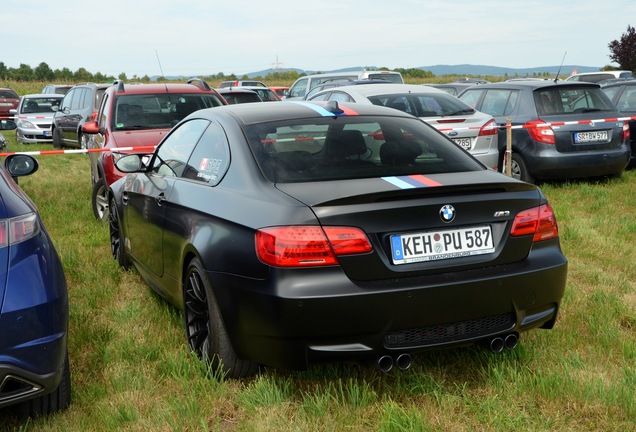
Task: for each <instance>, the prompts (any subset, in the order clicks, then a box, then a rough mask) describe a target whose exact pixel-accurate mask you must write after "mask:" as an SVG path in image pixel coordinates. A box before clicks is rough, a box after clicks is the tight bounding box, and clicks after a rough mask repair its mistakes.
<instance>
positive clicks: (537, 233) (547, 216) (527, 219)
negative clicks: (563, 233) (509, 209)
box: [510, 204, 559, 242]
mask: <svg viewBox="0 0 636 432" xmlns="http://www.w3.org/2000/svg"><path fill="white" fill-rule="evenodd" d="M510 235H511V236H512V237H520V236H525V235H532V236H533V238H532V241H533V242H538V241H543V240H549V239H552V238H555V237H558V236H559V227H558V226H557V221H556V217H555V215H554V211H553V210H552V207H550V204H543V205H542V206H539V207H533V208H531V209H528V210H524V211H521V212H519V214H517V216H516V217H515V220H514V222H513V224H512V229H511V230H510Z"/></svg>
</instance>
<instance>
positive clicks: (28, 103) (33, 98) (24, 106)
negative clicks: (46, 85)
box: [11, 94, 64, 144]
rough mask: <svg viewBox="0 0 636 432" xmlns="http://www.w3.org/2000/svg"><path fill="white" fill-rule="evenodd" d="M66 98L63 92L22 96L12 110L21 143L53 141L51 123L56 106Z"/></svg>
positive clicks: (17, 136) (17, 137)
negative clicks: (16, 106)
mask: <svg viewBox="0 0 636 432" xmlns="http://www.w3.org/2000/svg"><path fill="white" fill-rule="evenodd" d="M62 99H64V95H61V94H28V95H25V96H23V97H22V99H21V100H20V104H19V105H18V108H17V109H15V110H11V114H12V115H14V116H15V122H16V124H17V126H18V127H17V129H16V139H17V140H18V142H21V143H25V144H28V143H37V142H52V141H53V136H52V134H51V124H52V123H53V115H54V114H55V111H54V107H56V108H57V107H59V106H60V103H61V102H62Z"/></svg>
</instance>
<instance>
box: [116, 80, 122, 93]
mask: <svg viewBox="0 0 636 432" xmlns="http://www.w3.org/2000/svg"><path fill="white" fill-rule="evenodd" d="M113 85H114V86H115V87H117V93H123V92H124V91H125V90H124V80H115V81H114V82H113Z"/></svg>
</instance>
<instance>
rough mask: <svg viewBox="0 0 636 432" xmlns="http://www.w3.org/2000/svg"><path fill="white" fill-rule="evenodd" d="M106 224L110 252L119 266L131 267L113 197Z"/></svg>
mask: <svg viewBox="0 0 636 432" xmlns="http://www.w3.org/2000/svg"><path fill="white" fill-rule="evenodd" d="M108 224H109V231H110V253H111V255H112V256H113V258H114V259H115V261H117V264H119V266H120V267H122V268H123V269H124V270H128V269H129V268H130V267H131V264H132V263H131V262H130V258H129V257H128V253H127V252H126V248H124V244H123V242H122V236H121V223H120V221H119V213H118V212H117V207H116V206H115V198H111V199H110V211H109V212H108Z"/></svg>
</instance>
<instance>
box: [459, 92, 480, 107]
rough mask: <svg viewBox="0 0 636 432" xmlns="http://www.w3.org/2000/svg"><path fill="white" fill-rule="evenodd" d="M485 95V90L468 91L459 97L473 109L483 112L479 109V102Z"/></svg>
mask: <svg viewBox="0 0 636 432" xmlns="http://www.w3.org/2000/svg"><path fill="white" fill-rule="evenodd" d="M483 94H484V91H483V90H468V91H465V92H464V93H462V94H461V95H459V99H461V100H462V101H464V102H465V103H467V104H468V105H469V106H470V107H471V108H475V109H478V110H480V111H482V110H481V109H480V108H479V107H477V102H479V98H480V97H481V95H483Z"/></svg>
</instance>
